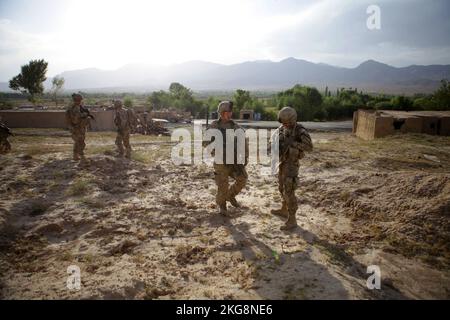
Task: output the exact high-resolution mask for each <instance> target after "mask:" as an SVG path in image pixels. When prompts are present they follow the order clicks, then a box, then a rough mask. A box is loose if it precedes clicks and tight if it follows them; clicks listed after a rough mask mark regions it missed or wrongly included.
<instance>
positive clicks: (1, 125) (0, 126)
mask: <svg viewBox="0 0 450 320" xmlns="http://www.w3.org/2000/svg"><path fill="white" fill-rule="evenodd" d="M0 129H2V130H3V131H5V132H6V133H7V134H8V135H9V136H14V133H13V132H12V131H11V129H10V128H9V127H8V126H7V125H6V124H4V123H3V122H0Z"/></svg>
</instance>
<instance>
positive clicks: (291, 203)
mask: <svg viewBox="0 0 450 320" xmlns="http://www.w3.org/2000/svg"><path fill="white" fill-rule="evenodd" d="M278 122H280V123H281V124H282V125H281V126H280V127H279V128H278V129H277V130H276V131H275V132H274V134H273V135H272V140H273V139H276V138H278V139H279V156H280V160H279V161H280V162H279V164H278V190H279V191H280V194H281V197H282V206H281V209H278V210H271V213H272V214H274V215H277V216H280V217H283V218H287V221H286V223H285V225H283V226H282V227H281V230H292V229H294V228H296V227H297V219H296V216H295V215H296V213H297V209H298V204H297V198H296V196H295V189H296V188H297V183H298V171H299V160H300V159H302V158H303V157H304V155H305V152H309V151H312V149H313V145H312V141H311V137H310V135H309V133H308V132H307V131H306V129H305V128H304V127H303V126H302V125H301V124H299V123H297V112H296V111H295V109H293V108H291V107H285V108H283V109H281V110H280V112H279V113H278Z"/></svg>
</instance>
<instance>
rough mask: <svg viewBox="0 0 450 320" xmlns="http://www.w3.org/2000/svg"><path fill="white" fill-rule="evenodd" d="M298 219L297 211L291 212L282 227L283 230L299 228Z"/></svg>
mask: <svg viewBox="0 0 450 320" xmlns="http://www.w3.org/2000/svg"><path fill="white" fill-rule="evenodd" d="M297 226H298V225H297V219H296V218H295V211H291V212H289V217H288V220H287V221H286V223H285V224H284V226H281V227H280V230H281V231H289V230H293V229H295V228H297Z"/></svg>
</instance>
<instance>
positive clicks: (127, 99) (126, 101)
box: [123, 96, 134, 108]
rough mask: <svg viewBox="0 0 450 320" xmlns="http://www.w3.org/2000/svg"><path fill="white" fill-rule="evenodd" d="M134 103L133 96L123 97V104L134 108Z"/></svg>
mask: <svg viewBox="0 0 450 320" xmlns="http://www.w3.org/2000/svg"><path fill="white" fill-rule="evenodd" d="M133 104H134V102H133V98H132V97H129V96H127V97H125V98H124V99H123V105H124V106H125V108H132V107H133Z"/></svg>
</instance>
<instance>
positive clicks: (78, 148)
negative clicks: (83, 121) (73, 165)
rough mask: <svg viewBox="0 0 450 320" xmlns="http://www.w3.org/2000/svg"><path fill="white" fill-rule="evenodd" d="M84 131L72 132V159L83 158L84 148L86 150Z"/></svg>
mask: <svg viewBox="0 0 450 320" xmlns="http://www.w3.org/2000/svg"><path fill="white" fill-rule="evenodd" d="M85 139H86V130H85V129H84V130H83V129H76V130H72V140H73V158H74V159H78V158H80V157H84V148H86V143H84V140H85Z"/></svg>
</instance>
